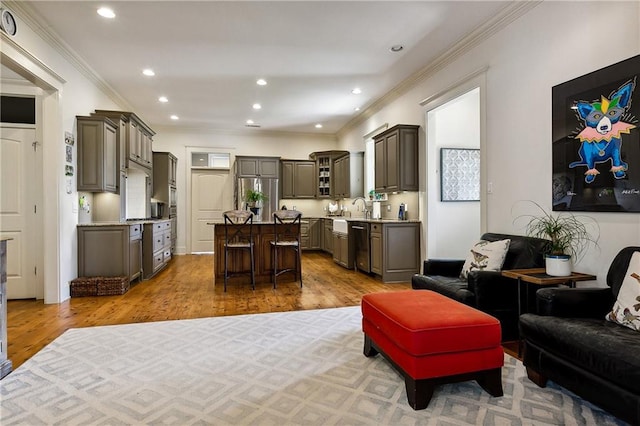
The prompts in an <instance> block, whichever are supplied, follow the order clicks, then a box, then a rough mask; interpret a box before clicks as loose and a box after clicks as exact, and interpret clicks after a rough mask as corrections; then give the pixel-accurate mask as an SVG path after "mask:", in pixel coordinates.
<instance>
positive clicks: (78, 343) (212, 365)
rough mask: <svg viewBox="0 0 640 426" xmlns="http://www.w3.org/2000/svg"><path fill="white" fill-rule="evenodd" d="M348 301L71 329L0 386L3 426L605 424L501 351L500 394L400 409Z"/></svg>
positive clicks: (445, 392) (469, 391) (457, 391)
mask: <svg viewBox="0 0 640 426" xmlns="http://www.w3.org/2000/svg"><path fill="white" fill-rule="evenodd" d="M361 320H362V316H361V314H360V308H359V307H351V308H337V309H324V310H313V311H298V312H285V313H272V314H260V315H241V316H232V317H216V318H206V319H195V320H183V321H167V322H155V323H144V324H130V325H118V326H105V327H91V328H80V329H72V330H69V331H67V332H66V333H64V334H63V335H62V336H60V337H59V338H57V339H56V340H55V341H54V342H52V343H51V344H50V345H48V346H47V347H46V348H44V349H43V350H42V351H40V352H39V353H37V354H36V355H35V356H34V357H33V358H31V359H30V360H28V361H27V362H25V363H24V364H23V365H22V366H20V368H18V369H17V370H16V371H14V372H13V373H11V374H10V375H8V376H7V377H6V378H5V379H3V380H2V381H0V388H1V397H2V401H1V406H0V410H1V411H0V424H2V425H5V426H6V425H14V424H25V425H39V424H60V425H75V424H82V425H123V424H136V425H137V424H174V425H204V424H213V425H227V424H229V425H236V424H242V425H244V424H256V425H279V426H280V425H285V424H291V425H361V424H371V425H413V424H421V425H466V424H471V425H536V426H537V425H546V424H553V425H607V424H608V425H614V424H622V423H621V422H620V421H618V420H616V419H615V418H614V417H612V416H610V415H608V414H607V413H605V412H603V411H602V410H600V409H599V408H597V407H595V406H593V405H591V404H589V403H587V402H585V401H583V400H581V399H580V398H578V397H576V396H575V395H573V394H571V393H569V392H567V391H565V390H563V389H562V388H560V387H558V386H556V385H554V384H553V383H551V384H550V385H549V387H547V388H546V389H540V388H538V387H537V386H536V385H534V384H533V383H531V382H530V381H529V380H528V379H527V378H526V374H525V372H524V368H523V366H522V364H521V363H520V362H518V361H516V360H515V359H514V358H512V357H510V356H505V366H504V368H503V386H504V391H505V395H504V397H501V398H494V397H491V396H490V395H489V394H487V393H486V392H484V391H483V390H482V389H481V388H480V387H479V386H478V385H477V384H476V383H475V382H464V383H459V384H451V385H444V386H441V387H438V388H436V391H435V394H434V396H433V399H432V400H431V403H430V404H429V407H428V408H427V409H425V410H421V411H414V410H413V409H411V407H409V405H408V404H407V397H406V394H405V388H404V380H403V379H402V378H401V376H399V375H398V373H396V371H395V370H394V369H392V368H391V367H390V366H389V364H388V363H387V362H386V360H385V359H384V358H382V357H381V356H376V357H374V358H366V357H365V356H364V355H363V354H362V346H363V334H362V331H361Z"/></svg>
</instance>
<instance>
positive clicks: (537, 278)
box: [502, 268, 597, 315]
mask: <svg viewBox="0 0 640 426" xmlns="http://www.w3.org/2000/svg"><path fill="white" fill-rule="evenodd" d="M502 276H503V277H508V278H514V279H516V280H518V315H521V314H522V313H523V312H522V297H521V287H522V283H525V285H526V287H527V288H526V290H527V291H526V295H525V296H526V297H527V307H528V306H529V291H528V290H529V284H534V285H538V286H550V285H558V284H565V285H568V286H569V287H572V288H574V287H575V286H576V282H578V281H591V280H595V279H596V278H597V277H596V276H595V275H591V274H583V273H581V272H572V273H571V275H567V276H566V277H556V276H552V275H547V273H546V272H545V269H544V268H532V269H507V270H504V271H502Z"/></svg>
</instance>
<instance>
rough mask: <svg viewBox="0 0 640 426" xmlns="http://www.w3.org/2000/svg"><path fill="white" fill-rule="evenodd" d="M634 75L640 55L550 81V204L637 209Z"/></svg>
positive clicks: (639, 71)
mask: <svg viewBox="0 0 640 426" xmlns="http://www.w3.org/2000/svg"><path fill="white" fill-rule="evenodd" d="M639 76H640V55H638V56H635V57H633V58H630V59H627V60H625V61H622V62H619V63H616V64H614V65H611V66H608V67H606V68H603V69H601V70H598V71H594V72H592V73H590V74H586V75H584V76H582V77H578V78H576V79H574V80H570V81H568V82H565V83H562V84H559V85H557V86H554V87H553V89H552V118H553V124H552V132H553V150H552V152H553V153H552V157H553V176H552V194H553V209H554V210H574V211H621V212H638V211H640V124H638V118H637V117H639V116H640V94H638V95H636V90H635V89H636V84H637V82H639V81H640V80H639V79H638V77H639ZM636 97H637V98H638V99H635V98H636Z"/></svg>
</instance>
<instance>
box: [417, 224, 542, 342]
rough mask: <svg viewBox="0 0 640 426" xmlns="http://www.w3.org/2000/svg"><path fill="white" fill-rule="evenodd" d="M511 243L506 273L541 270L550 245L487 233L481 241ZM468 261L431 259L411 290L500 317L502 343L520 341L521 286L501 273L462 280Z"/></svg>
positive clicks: (475, 274) (479, 273)
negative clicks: (545, 253)
mask: <svg viewBox="0 0 640 426" xmlns="http://www.w3.org/2000/svg"><path fill="white" fill-rule="evenodd" d="M507 238H508V239H510V240H511V243H510V244H509V251H508V252H507V256H506V258H505V261H504V264H503V266H502V269H525V268H540V267H543V266H544V252H545V250H546V248H547V246H548V244H549V241H547V240H543V239H540V238H531V237H524V236H521V235H509V234H495V233H486V234H484V235H483V236H482V237H481V239H482V240H486V241H498V240H504V239H507ZM463 265H464V260H437V259H429V260H426V261H425V262H424V268H423V274H422V275H420V274H418V275H414V276H413V278H412V280H411V286H412V287H413V288H414V289H416V290H432V291H435V292H438V293H440V294H443V295H445V296H447V297H450V298H452V299H454V300H457V301H459V302H462V303H464V304H467V305H469V306H472V307H474V308H476V309H479V310H481V311H483V312H486V313H488V314H489V315H492V316H494V317H496V318H497V319H498V320H499V321H500V324H501V326H502V340H503V341H509V340H515V339H517V337H518V284H517V281H516V280H514V279H511V278H506V277H503V276H502V274H501V273H500V272H495V271H474V272H471V273H470V274H469V276H468V278H467V279H466V280H462V279H460V272H461V271H462V266H463ZM530 300H533V298H530Z"/></svg>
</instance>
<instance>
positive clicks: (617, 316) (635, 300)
mask: <svg viewBox="0 0 640 426" xmlns="http://www.w3.org/2000/svg"><path fill="white" fill-rule="evenodd" d="M605 318H606V319H608V320H609V321H613V322H617V323H618V324H620V325H624V326H625V327H629V328H631V329H632V330H636V331H639V330H640V253H639V252H636V253H633V255H632V256H631V261H629V267H628V268H627V273H626V274H625V276H624V281H622V286H621V287H620V292H619V293H618V298H617V299H616V301H615V303H614V304H613V309H612V310H611V312H609V313H608V314H607V316H606V317H605Z"/></svg>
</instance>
